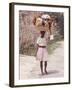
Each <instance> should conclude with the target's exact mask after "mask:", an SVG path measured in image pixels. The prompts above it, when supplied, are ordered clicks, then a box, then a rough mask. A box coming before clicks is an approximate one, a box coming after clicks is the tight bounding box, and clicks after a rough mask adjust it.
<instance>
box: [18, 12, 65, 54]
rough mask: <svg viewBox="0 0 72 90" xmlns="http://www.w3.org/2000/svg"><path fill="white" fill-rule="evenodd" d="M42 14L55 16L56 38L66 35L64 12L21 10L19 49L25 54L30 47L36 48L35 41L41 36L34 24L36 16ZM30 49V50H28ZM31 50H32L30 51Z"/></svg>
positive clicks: (53, 29) (54, 28)
mask: <svg viewBox="0 0 72 90" xmlns="http://www.w3.org/2000/svg"><path fill="white" fill-rule="evenodd" d="M41 14H49V15H50V16H51V18H53V19H54V20H53V22H54V23H53V25H52V27H51V29H52V32H53V34H54V37H55V39H60V38H63V37H64V16H63V13H56V12H38V11H36V12H35V11H19V44H20V45H19V50H20V53H22V54H24V53H25V52H29V49H30V48H35V45H36V44H35V42H36V39H37V37H38V36H39V31H38V30H36V27H35V26H34V24H33V19H34V17H37V16H39V15H41ZM27 50H28V51H27ZM30 52H31V51H30Z"/></svg>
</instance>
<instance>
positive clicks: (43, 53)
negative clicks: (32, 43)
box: [36, 31, 48, 75]
mask: <svg viewBox="0 0 72 90" xmlns="http://www.w3.org/2000/svg"><path fill="white" fill-rule="evenodd" d="M40 34H41V35H40V37H38V39H37V56H36V59H37V60H39V61H40V68H41V73H42V75H43V74H44V72H45V73H46V74H47V73H48V72H47V60H48V52H47V49H46V46H47V42H46V38H45V37H44V36H45V31H40ZM43 62H44V72H43Z"/></svg>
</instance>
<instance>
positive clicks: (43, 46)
mask: <svg viewBox="0 0 72 90" xmlns="http://www.w3.org/2000/svg"><path fill="white" fill-rule="evenodd" d="M38 47H40V48H46V46H38Z"/></svg>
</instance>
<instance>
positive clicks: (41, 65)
mask: <svg viewBox="0 0 72 90" xmlns="http://www.w3.org/2000/svg"><path fill="white" fill-rule="evenodd" d="M40 68H41V73H42V75H43V74H44V73H43V61H40Z"/></svg>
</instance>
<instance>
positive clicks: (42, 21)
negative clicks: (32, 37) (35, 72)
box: [33, 15, 53, 75]
mask: <svg viewBox="0 0 72 90" xmlns="http://www.w3.org/2000/svg"><path fill="white" fill-rule="evenodd" d="M50 21H51V20H50V16H49V15H43V16H41V17H38V18H35V19H34V22H33V23H34V25H36V27H38V28H39V27H42V29H41V30H40V37H38V38H37V42H36V43H37V55H36V60H39V61H40V69H41V73H42V75H44V73H45V74H48V72H47V61H48V52H47V48H46V47H47V40H46V38H45V33H46V31H45V30H43V29H44V28H45V27H46V26H49V32H50V40H52V39H53V35H52V33H51V22H50ZM43 63H44V64H43ZM43 68H44V71H43Z"/></svg>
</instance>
